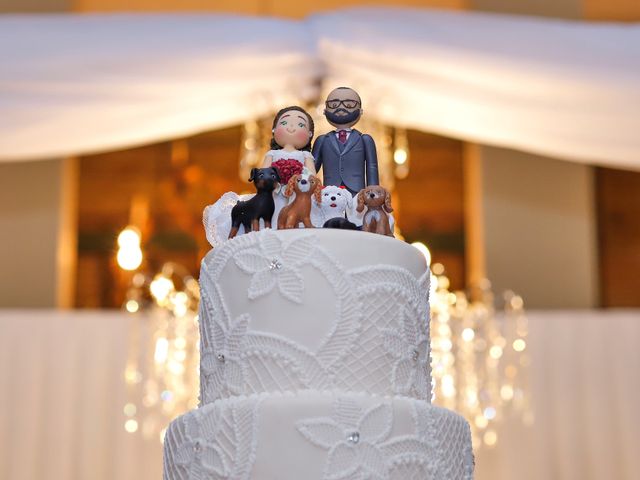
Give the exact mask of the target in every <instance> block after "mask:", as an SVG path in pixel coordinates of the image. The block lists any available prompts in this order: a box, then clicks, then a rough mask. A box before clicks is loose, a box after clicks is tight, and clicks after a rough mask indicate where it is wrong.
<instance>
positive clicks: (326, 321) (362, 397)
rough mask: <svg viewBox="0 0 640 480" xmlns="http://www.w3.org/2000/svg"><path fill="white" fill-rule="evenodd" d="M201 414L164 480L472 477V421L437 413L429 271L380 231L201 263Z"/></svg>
mask: <svg viewBox="0 0 640 480" xmlns="http://www.w3.org/2000/svg"><path fill="white" fill-rule="evenodd" d="M200 289H201V295H202V301H201V305H200V333H201V360H200V365H201V367H200V375H201V377H200V378H201V387H200V388H201V390H200V400H201V405H200V407H199V408H198V409H197V410H194V411H192V412H189V413H187V414H185V415H183V416H181V417H179V418H177V419H176V420H174V421H173V422H172V423H171V425H170V426H169V428H168V430H167V434H166V437H165V457H164V478H165V480H174V479H202V480H204V479H207V480H209V479H211V480H213V479H234V480H235V479H259V480H294V479H295V480H300V479H307V480H321V479H323V480H334V479H335V480H338V479H357V480H365V479H389V480H396V479H397V480H406V479H442V480H450V479H465V480H466V479H471V478H472V477H473V454H472V451H471V439H470V432H469V426H468V424H467V423H466V421H465V420H464V419H463V418H462V417H460V416H459V415H457V414H455V413H453V412H451V411H448V410H445V409H443V408H439V407H435V406H432V405H431V404H430V398H431V370H430V365H429V361H430V355H429V353H430V352H429V322H428V318H429V303H428V291H429V273H428V269H427V268H426V264H425V261H424V258H423V256H422V255H421V254H420V253H419V252H418V251H417V250H416V249H414V248H413V247H411V246H409V245H407V244H406V243H404V242H401V241H399V240H396V239H393V238H389V237H384V236H381V235H374V234H370V233H363V232H354V231H347V230H333V229H306V230H305V229H299V230H285V231H272V230H264V231H261V232H255V233H250V234H247V235H242V236H240V237H237V238H235V239H233V240H230V241H228V242H225V243H224V244H222V245H220V246H219V247H217V248H215V249H214V250H212V251H211V252H210V253H209V254H208V255H207V256H206V257H205V258H204V260H203V262H202V269H201V276H200Z"/></svg>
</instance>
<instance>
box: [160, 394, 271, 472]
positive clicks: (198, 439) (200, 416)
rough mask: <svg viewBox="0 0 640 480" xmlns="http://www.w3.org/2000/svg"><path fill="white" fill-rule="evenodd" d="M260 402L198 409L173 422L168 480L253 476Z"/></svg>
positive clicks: (166, 446) (167, 456)
mask: <svg viewBox="0 0 640 480" xmlns="http://www.w3.org/2000/svg"><path fill="white" fill-rule="evenodd" d="M259 406H260V402H259V401H248V400H244V401H235V402H232V403H231V404H230V405H229V406H228V407H227V408H209V409H203V408H200V409H197V410H194V411H192V412H189V413H188V414H186V415H183V416H181V417H178V418H177V419H176V420H174V421H173V422H171V424H170V425H169V428H168V429H167V433H166V435H165V438H164V469H163V470H164V474H163V479H164V480H205V479H234V480H236V479H237V480H244V479H249V478H250V475H251V468H252V466H253V463H254V461H255V455H256V446H257V441H258V432H257V428H258V422H257V420H258V417H257V415H258V409H259Z"/></svg>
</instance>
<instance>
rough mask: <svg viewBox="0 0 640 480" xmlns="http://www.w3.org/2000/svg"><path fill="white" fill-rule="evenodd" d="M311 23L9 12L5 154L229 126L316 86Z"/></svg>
mask: <svg viewBox="0 0 640 480" xmlns="http://www.w3.org/2000/svg"><path fill="white" fill-rule="evenodd" d="M306 30H307V29H306V28H305V27H304V25H302V24H300V23H299V22H294V21H287V20H278V19H273V18H249V17H238V16H230V15H131V14H129V15H126V14H121V15H37V16H14V15H5V16H0V71H1V72H2V73H1V74H0V160H30V159H38V158H51V157H60V156H65V155H73V154H81V153H92V152H97V151H106V150H115V149H119V148H125V147H129V146H136V145H140V144H143V143H151V142H157V141H162V140H170V139H173V138H178V137H183V136H186V135H191V134H194V133H197V132H201V131H205V130H213V129H216V128H221V127H227V126H230V125H234V124H238V123H242V122H244V121H246V120H249V119H252V118H256V117H257V116H260V115H265V114H268V113H270V112H272V111H274V110H277V109H279V108H282V106H284V105H286V104H288V103H291V102H294V101H296V100H297V99H309V98H311V97H313V96H315V94H316V89H317V87H316V86H315V84H314V81H315V79H317V78H318V77H319V75H320V71H319V68H320V64H319V61H318V60H317V59H316V57H315V56H314V54H313V50H314V46H313V42H312V39H311V37H310V35H308V34H307V32H306Z"/></svg>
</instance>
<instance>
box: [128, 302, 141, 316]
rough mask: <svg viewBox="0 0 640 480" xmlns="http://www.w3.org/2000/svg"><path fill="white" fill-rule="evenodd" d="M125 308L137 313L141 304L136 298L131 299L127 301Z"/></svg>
mask: <svg viewBox="0 0 640 480" xmlns="http://www.w3.org/2000/svg"><path fill="white" fill-rule="evenodd" d="M125 308H126V309H127V312H129V313H136V312H137V311H138V310H139V309H140V305H139V304H138V302H136V301H135V300H129V301H128V302H127V303H126V305H125Z"/></svg>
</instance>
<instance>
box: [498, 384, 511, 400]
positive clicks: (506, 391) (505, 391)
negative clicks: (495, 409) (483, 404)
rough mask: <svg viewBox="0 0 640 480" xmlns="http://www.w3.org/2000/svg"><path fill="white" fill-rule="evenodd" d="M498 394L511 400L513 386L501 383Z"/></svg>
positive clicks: (504, 398)
mask: <svg viewBox="0 0 640 480" xmlns="http://www.w3.org/2000/svg"><path fill="white" fill-rule="evenodd" d="M500 396H501V397H502V399H503V400H505V401H509V400H511V399H512V398H513V387H512V386H511V385H503V386H502V388H501V389H500Z"/></svg>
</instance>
